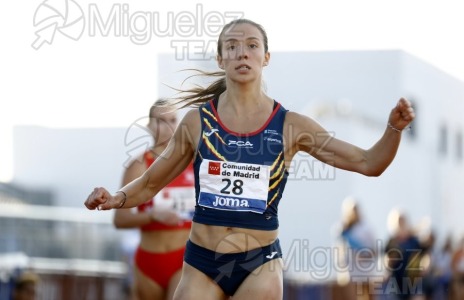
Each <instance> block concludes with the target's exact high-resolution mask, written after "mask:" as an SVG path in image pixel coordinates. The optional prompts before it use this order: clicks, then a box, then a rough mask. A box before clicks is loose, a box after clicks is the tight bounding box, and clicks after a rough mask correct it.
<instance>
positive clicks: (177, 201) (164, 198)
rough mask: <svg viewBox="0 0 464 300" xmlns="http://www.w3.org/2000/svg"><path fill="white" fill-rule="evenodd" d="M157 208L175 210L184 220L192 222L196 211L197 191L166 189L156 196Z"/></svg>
mask: <svg viewBox="0 0 464 300" xmlns="http://www.w3.org/2000/svg"><path fill="white" fill-rule="evenodd" d="M155 206H156V207H159V208H161V209H172V210H175V211H176V212H177V213H178V214H179V215H180V216H181V218H182V219H185V220H191V219H192V217H193V213H194V211H195V189H194V188H193V187H165V188H164V189H163V190H161V192H159V193H158V194H157V195H156V196H155Z"/></svg>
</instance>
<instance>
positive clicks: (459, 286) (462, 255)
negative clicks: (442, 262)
mask: <svg viewBox="0 0 464 300" xmlns="http://www.w3.org/2000/svg"><path fill="white" fill-rule="evenodd" d="M451 268H452V270H453V287H454V288H453V291H454V296H455V297H454V298H455V299H456V300H463V299H464V237H463V238H461V240H460V241H459V245H458V247H457V248H456V250H455V251H454V253H453V257H452V260H451Z"/></svg>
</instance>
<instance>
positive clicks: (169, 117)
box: [148, 108, 177, 146]
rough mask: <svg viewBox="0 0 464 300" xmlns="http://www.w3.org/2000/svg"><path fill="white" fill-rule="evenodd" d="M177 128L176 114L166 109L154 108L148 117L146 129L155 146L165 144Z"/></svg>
mask: <svg viewBox="0 0 464 300" xmlns="http://www.w3.org/2000/svg"><path fill="white" fill-rule="evenodd" d="M176 126H177V114H176V113H175V112H170V111H169V110H168V109H166V108H156V109H155V110H154V111H153V112H152V115H151V116H150V121H149V123H148V128H149V129H150V131H151V133H152V135H153V138H154V139H155V145H156V146H160V145H161V144H167V143H168V142H169V140H170V139H171V137H172V135H173V134H174V130H175V129H176Z"/></svg>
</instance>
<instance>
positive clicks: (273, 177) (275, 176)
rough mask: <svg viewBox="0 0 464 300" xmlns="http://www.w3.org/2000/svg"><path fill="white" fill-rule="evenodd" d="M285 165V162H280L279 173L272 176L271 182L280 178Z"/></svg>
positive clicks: (276, 172)
mask: <svg viewBox="0 0 464 300" xmlns="http://www.w3.org/2000/svg"><path fill="white" fill-rule="evenodd" d="M284 163H285V162H284V160H282V161H281V162H280V165H279V168H278V169H277V171H275V173H274V174H273V175H272V176H271V178H270V179H271V180H272V179H276V178H277V176H279V174H280V173H281V172H282V169H283V167H284Z"/></svg>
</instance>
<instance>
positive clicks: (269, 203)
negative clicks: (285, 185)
mask: <svg viewBox="0 0 464 300" xmlns="http://www.w3.org/2000/svg"><path fill="white" fill-rule="evenodd" d="M279 192H280V189H278V190H277V192H275V194H274V196H272V198H271V200H269V202H268V203H267V206H266V208H268V207H269V206H271V204H272V202H274V200H275V199H277V196H278V195H279Z"/></svg>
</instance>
